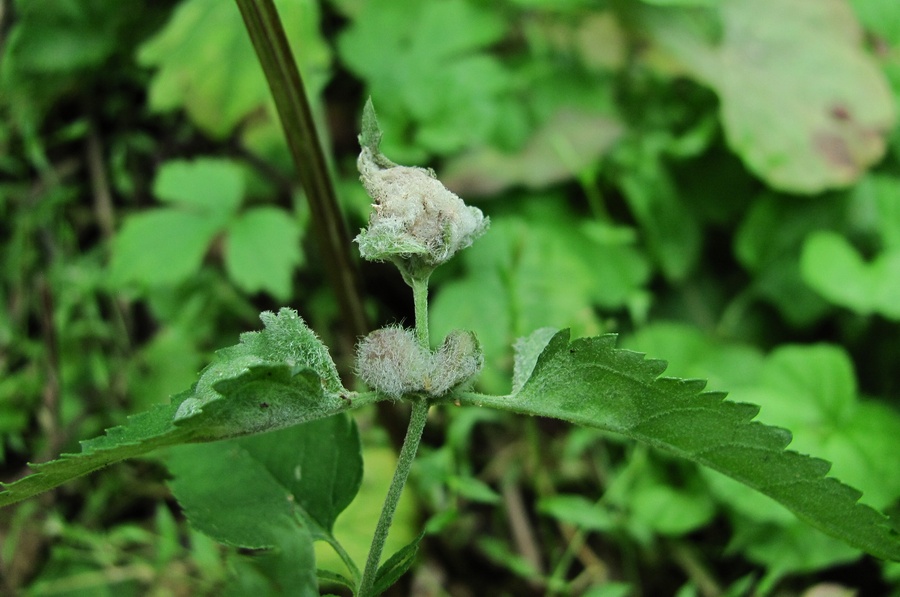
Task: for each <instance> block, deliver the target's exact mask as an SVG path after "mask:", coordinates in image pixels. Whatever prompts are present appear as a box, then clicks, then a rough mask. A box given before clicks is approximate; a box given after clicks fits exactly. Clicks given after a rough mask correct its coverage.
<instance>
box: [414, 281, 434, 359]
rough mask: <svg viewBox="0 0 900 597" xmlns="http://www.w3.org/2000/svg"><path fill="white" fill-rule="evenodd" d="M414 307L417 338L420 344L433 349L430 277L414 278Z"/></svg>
mask: <svg viewBox="0 0 900 597" xmlns="http://www.w3.org/2000/svg"><path fill="white" fill-rule="evenodd" d="M412 289H413V306H414V308H415V314H416V338H417V339H418V340H419V344H421V345H422V346H424V347H425V348H427V349H429V350H430V349H431V339H430V337H429V335H428V277H425V278H423V279H419V278H412Z"/></svg>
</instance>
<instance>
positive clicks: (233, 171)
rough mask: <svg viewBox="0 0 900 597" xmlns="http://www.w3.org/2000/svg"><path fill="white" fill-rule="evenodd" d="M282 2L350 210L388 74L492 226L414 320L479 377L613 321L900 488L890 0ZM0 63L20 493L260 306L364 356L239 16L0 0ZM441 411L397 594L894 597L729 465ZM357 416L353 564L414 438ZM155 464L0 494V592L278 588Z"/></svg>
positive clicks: (897, 210) (376, 292) (413, 133)
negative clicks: (522, 346) (451, 338)
mask: <svg viewBox="0 0 900 597" xmlns="http://www.w3.org/2000/svg"><path fill="white" fill-rule="evenodd" d="M275 3H276V5H277V6H278V8H279V11H280V13H281V17H282V20H283V22H284V26H285V28H286V30H287V32H288V36H289V39H290V42H291V44H292V46H293V50H294V52H295V54H296V58H297V61H298V63H299V66H300V69H301V71H302V73H303V76H304V78H305V83H306V86H307V93H308V96H309V98H310V100H311V101H312V103H313V105H314V109H315V115H316V118H317V120H318V122H319V125H320V130H321V133H322V135H323V138H324V143H325V145H326V146H327V151H328V154H329V155H330V156H331V160H332V162H331V167H332V170H333V172H332V173H333V176H334V179H335V183H336V185H337V188H338V191H339V197H340V200H341V202H342V206H343V208H344V211H345V214H346V216H347V219H348V224H349V227H350V229H351V231H353V232H355V231H356V230H358V229H359V228H360V227H361V226H364V225H365V218H366V216H367V211H368V204H369V200H368V199H367V198H366V197H365V194H364V192H363V191H362V189H361V187H360V185H359V184H358V181H357V174H356V172H355V155H356V152H357V145H356V138H355V135H356V133H357V128H358V120H359V112H360V109H361V106H362V103H363V101H364V98H365V97H367V96H368V95H371V96H372V98H373V100H374V102H375V105H376V106H377V109H378V111H379V117H380V120H381V124H382V128H383V129H384V131H385V137H384V145H383V149H384V151H385V153H386V154H387V155H389V156H390V157H391V158H392V159H394V160H395V161H398V162H400V163H404V164H417V165H430V166H433V167H435V168H436V170H437V172H438V174H439V176H440V177H441V178H442V180H444V181H445V182H446V183H447V184H448V186H450V187H451V188H452V189H453V190H455V191H456V192H458V193H459V194H460V195H461V196H463V197H464V198H465V199H466V200H467V201H469V202H470V203H473V204H475V205H478V206H479V207H481V208H482V209H483V210H484V211H485V212H487V213H488V214H489V215H490V217H491V219H492V230H491V232H490V234H489V235H487V236H486V237H484V238H483V239H482V240H480V241H479V242H478V243H476V245H475V246H474V247H473V248H471V249H470V250H468V251H466V252H465V253H464V254H463V255H462V257H461V258H460V259H459V260H457V262H455V263H453V264H451V265H449V266H447V267H445V268H444V270H442V271H439V272H437V273H436V274H435V276H434V284H433V288H434V291H433V303H432V305H433V307H432V312H431V317H432V322H431V323H432V329H433V330H434V336H435V338H441V337H443V335H444V334H446V333H447V332H448V331H449V330H450V329H453V328H470V329H473V330H475V331H476V332H477V334H478V336H479V338H480V339H481V342H482V344H483V346H484V349H485V352H486V361H487V362H486V368H485V371H484V373H483V375H482V376H481V379H480V381H479V389H480V390H483V391H487V392H499V393H503V392H506V391H508V390H509V376H510V368H511V350H510V346H511V345H512V343H513V342H514V340H515V339H516V338H517V337H520V336H522V335H525V334H527V333H530V332H531V331H532V330H534V329H535V328H538V327H543V326H553V327H558V328H562V327H571V328H572V329H573V331H574V334H575V335H576V336H583V335H594V334H598V333H605V332H617V333H620V334H621V335H622V339H621V342H622V343H623V344H624V346H626V347H629V348H633V349H635V350H640V351H642V352H648V353H650V354H651V355H652V356H654V357H657V358H663V359H667V360H669V362H670V368H669V370H668V371H669V373H671V374H672V375H677V376H685V377H699V378H704V379H709V380H710V387H711V388H712V389H717V390H727V391H729V392H730V393H731V396H732V397H733V398H734V399H735V400H741V401H749V402H754V403H757V404H761V405H762V411H761V414H760V419H761V420H763V421H765V422H767V423H772V424H776V425H780V426H785V427H788V428H790V429H791V430H792V431H793V432H794V437H795V440H794V444H793V446H794V447H795V448H796V449H798V450H800V451H804V452H809V453H812V454H815V455H817V456H821V457H824V458H828V459H829V460H831V461H832V462H833V463H834V467H833V473H834V474H835V475H836V476H838V477H839V478H841V479H843V480H844V481H846V482H848V483H851V484H852V485H854V486H856V487H857V488H859V489H861V490H863V491H864V497H863V500H864V501H866V502H867V503H869V504H871V505H873V506H876V507H878V508H882V509H885V510H887V511H894V512H897V511H898V509H900V508H898V505H900V501H898V499H900V475H898V474H897V471H900V376H898V373H897V372H898V371H900V342H898V339H900V325H898V321H900V160H898V157H900V128H898V126H897V111H898V104H900V5H898V4H897V2H896V1H895V0H792V1H791V2H783V1H781V0H642V1H641V0H605V1H604V0H594V1H587V0H557V1H550V0H503V1H500V2H497V1H487V0H434V1H429V2H415V1H412V0H327V1H325V0H323V1H321V2H318V1H317V0H276V2H275ZM0 49H2V62H0V69H2V70H0V115H2V117H0V264H2V266H0V301H2V308H0V439H2V441H0V467H2V471H3V477H2V478H3V479H4V480H10V479H14V478H16V477H18V476H20V475H22V474H23V473H24V471H25V463H26V462H27V461H40V460H43V459H47V458H49V457H52V456H55V455H56V454H58V453H59V452H60V451H77V450H78V444H77V441H78V439H79V438H86V437H89V436H92V435H96V434H98V433H99V432H101V431H102V429H104V428H105V427H109V426H111V425H114V424H117V423H119V422H121V421H122V420H123V419H124V417H125V416H126V415H127V414H129V413H132V412H136V411H138V410H141V409H143V408H146V407H148V406H150V405H152V404H155V403H158V402H160V401H164V400H166V399H167V397H168V396H170V395H172V394H173V393H175V392H177V391H180V390H182V389H184V388H186V387H188V386H189V385H190V384H191V383H192V382H193V381H194V380H195V378H196V374H197V372H198V371H199V370H200V369H201V368H202V367H203V366H204V364H205V363H206V362H207V361H208V359H209V356H210V354H211V352H212V351H213V350H215V349H216V348H217V347H221V346H225V345H229V344H233V343H234V342H235V341H236V338H237V335H238V333H239V332H241V331H244V330H248V329H255V328H257V327H258V321H257V320H256V316H257V313H258V312H259V311H260V310H262V309H271V308H274V307H277V306H279V305H283V304H288V305H290V306H292V307H294V308H297V309H299V310H300V312H301V313H302V314H303V316H304V317H305V318H306V319H307V320H308V321H309V322H310V323H311V324H312V327H313V328H314V329H316V330H317V332H318V333H319V334H320V335H322V336H323V337H324V338H325V340H326V341H327V342H328V343H329V344H330V345H332V346H336V347H338V350H337V354H336V355H335V356H336V359H337V360H338V363H339V366H341V367H342V370H343V373H344V374H346V375H347V376H348V379H349V375H350V374H351V373H352V372H351V371H350V370H349V367H348V366H347V363H348V362H349V361H348V357H349V356H350V355H349V354H348V352H349V351H348V349H347V346H348V345H349V343H348V342H347V341H346V339H344V340H343V341H342V340H341V339H340V334H341V327H340V319H341V314H340V313H339V312H338V310H337V308H336V306H335V301H334V299H333V296H332V294H331V290H330V288H329V287H328V286H327V283H326V281H325V280H326V277H325V272H323V271H322V260H321V258H320V256H319V255H317V250H318V249H317V247H316V246H315V244H314V243H313V242H312V241H311V240H309V238H311V235H309V234H308V232H309V231H310V229H311V227H312V226H315V223H314V222H312V221H311V219H310V216H309V212H308V210H307V207H306V204H305V200H304V196H303V189H302V188H300V187H299V185H298V184H297V182H296V177H295V175H294V173H293V171H292V166H291V162H290V157H289V154H288V152H287V150H286V146H285V143H284V139H283V137H282V135H281V132H280V128H279V125H278V120H277V116H276V115H275V112H274V105H273V103H272V102H271V100H270V98H269V92H268V88H267V86H266V84H265V80H264V78H263V76H262V72H261V70H260V68H259V65H258V62H257V59H256V56H255V54H254V53H253V49H252V46H251V44H250V42H249V40H248V37H247V35H246V32H245V30H244V26H243V23H242V21H241V18H240V14H239V12H238V10H237V8H236V6H235V5H234V4H233V3H232V2H229V1H228V0H181V1H176V0H161V1H160V0H157V1H153V2H151V1H150V0H133V1H131V2H119V1H116V0H6V1H3V2H0ZM362 271H363V276H364V281H365V291H366V295H365V300H366V304H367V308H368V310H369V314H370V317H371V320H372V324H373V326H374V325H381V324H384V323H386V322H391V321H407V322H409V321H410V319H411V315H412V313H411V312H412V305H411V301H410V299H409V298H408V297H409V294H408V292H407V289H406V288H405V287H404V284H403V282H402V280H401V279H400V278H399V276H398V275H397V274H396V272H394V271H393V270H392V269H391V268H388V267H386V266H378V265H371V264H367V265H364V266H362ZM398 416H400V417H402V416H403V415H398ZM433 419H434V420H433V422H432V424H431V426H430V428H429V430H428V431H427V432H426V438H425V443H424V444H423V446H422V449H421V460H420V462H419V463H418V464H417V468H416V469H415V470H414V477H413V483H412V485H411V486H410V487H411V491H410V494H411V495H410V496H408V499H407V501H405V502H404V505H403V507H402V509H401V514H400V521H399V523H398V525H397V529H396V531H395V535H396V537H394V540H395V541H396V544H397V545H402V544H403V543H405V542H406V541H407V540H409V539H410V538H411V537H412V536H414V535H415V533H416V532H417V531H416V529H417V528H418V525H419V524H421V523H422V522H424V521H427V528H428V531H429V536H428V538H427V539H426V541H425V543H424V544H423V545H424V547H423V550H422V552H421V554H420V556H419V563H418V564H417V566H416V567H415V568H414V571H413V573H412V574H410V575H408V576H407V578H406V579H404V581H403V582H401V584H400V585H398V586H397V587H395V589H393V592H392V593H391V594H395V595H400V594H407V593H409V592H411V591H416V592H417V594H436V595H439V594H451V595H488V594H490V595H525V594H559V595H562V594H574V595H591V596H592V597H601V596H603V597H611V596H619V595H621V596H625V595H676V594H677V595H679V596H681V597H689V596H693V595H700V596H703V597H714V596H719V595H722V596H724V595H744V594H753V593H756V594H777V595H807V596H812V595H826V594H827V595H851V594H860V595H900V566H898V565H885V564H884V563H881V562H878V561H876V560H874V559H872V558H869V557H865V556H862V555H861V554H860V553H859V552H857V551H855V550H853V549H851V548H849V547H847V546H845V545H843V544H842V543H840V542H838V541H836V540H832V539H830V538H826V537H824V536H823V535H821V534H820V533H818V532H817V531H814V530H812V529H811V528H808V527H806V526H805V525H804V524H803V523H800V522H799V521H797V520H796V519H795V518H793V516H791V515H789V514H787V513H786V511H784V510H782V509H781V508H780V507H778V506H777V505H775V504H774V503H772V502H770V501H768V500H767V499H766V498H763V497H760V496H757V495H755V494H753V493H750V492H749V490H744V489H743V488H742V487H739V486H736V485H735V484H734V483H733V482H731V481H729V480H728V479H724V478H722V477H721V476H719V475H717V474H714V473H712V472H709V471H701V470H698V469H697V468H696V467H694V466H692V465H686V464H684V463H681V462H675V461H672V460H670V459H669V458H666V457H664V456H661V455H660V454H657V453H655V452H652V451H648V450H647V449H645V448H643V447H640V446H633V445H630V444H628V443H624V442H622V441H621V440H619V439H617V438H616V437H612V436H608V435H605V434H603V433H600V432H597V431H593V430H586V429H573V428H569V427H567V426H563V425H561V424H558V423H554V422H549V421H544V420H524V419H520V418H514V417H507V416H501V415H499V414H497V413H490V412H479V411H456V410H452V409H451V410H445V411H439V412H435V413H434V414H433ZM359 424H360V427H361V430H362V432H363V444H364V454H365V462H366V473H365V475H366V476H365V480H364V482H363V483H364V484H363V490H362V494H361V496H360V497H359V499H357V500H356V502H355V503H354V504H353V505H351V507H350V509H349V510H348V512H347V513H345V514H344V515H343V516H342V517H341V519H339V520H338V523H337V527H336V533H337V534H338V536H339V537H343V540H344V541H345V543H346V544H347V545H348V549H349V550H350V551H351V552H353V553H354V554H356V557H357V558H358V559H361V556H360V555H359V554H360V553H364V552H365V549H366V548H367V545H368V541H369V539H370V537H371V530H368V528H367V525H369V526H371V527H372V528H374V523H375V518H376V516H377V511H378V508H379V506H380V502H381V499H382V496H383V493H384V491H385V487H386V483H387V478H388V476H389V474H390V472H389V471H390V470H391V467H392V458H393V456H392V451H391V449H390V441H389V439H388V435H387V434H386V433H385V432H384V430H383V429H382V428H381V427H380V426H379V425H378V423H377V422H376V421H375V417H374V416H373V414H372V413H362V414H361V416H360V417H359ZM166 478H167V473H166V471H165V468H164V467H162V466H161V465H160V463H159V462H158V461H157V460H154V459H145V460H139V461H133V462H129V463H127V464H122V465H118V466H115V467H111V468H110V469H108V470H106V471H104V472H103V473H98V474H96V475H93V476H90V477H88V478H85V479H81V480H79V481H77V482H74V483H71V484H69V485H66V486H64V487H62V488H61V489H60V490H58V491H56V492H55V493H54V494H52V495H48V496H45V497H44V498H42V499H40V500H35V501H33V502H29V503H25V504H23V505H21V506H20V507H18V508H15V509H7V510H5V511H3V512H2V513H0V539H2V542H0V579H2V581H0V582H2V584H0V593H3V594H9V595H14V594H19V593H21V594H28V595H92V596H93V595H106V594H109V595H113V594H115V595H117V596H119V595H220V594H223V593H225V592H231V593H234V594H247V593H251V592H254V593H255V594H257V595H258V594H269V593H273V594H274V590H275V589H274V588H273V587H271V586H268V585H267V584H266V583H267V582H268V581H267V577H266V575H265V574H264V573H262V572H260V570H259V569H257V568H254V564H253V561H252V560H250V559H248V558H246V557H245V555H244V554H239V553H236V552H235V551H234V550H229V549H227V548H224V547H222V546H218V545H216V544H215V543H214V542H212V541H211V540H209V539H207V538H205V537H204V536H202V535H199V534H197V533H196V532H193V531H192V530H190V529H189V528H188V527H187V526H186V525H185V523H184V522H183V520H182V518H181V515H180V513H179V512H178V509H177V507H176V506H175V505H174V502H173V501H172V499H171V497H170V494H169V490H168V488H167V487H166V483H165V482H166ZM389 551H391V549H390V547H389ZM322 556H323V561H322V562H321V563H320V565H322V566H324V567H328V566H337V565H338V564H335V563H334V562H331V561H329V560H328V559H327V556H325V554H324V553H323V554H322ZM235 574H237V577H235V576H234V575H235ZM235 578H237V579H238V580H237V581H235ZM854 591H857V593H854Z"/></svg>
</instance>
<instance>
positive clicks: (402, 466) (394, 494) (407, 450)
mask: <svg viewBox="0 0 900 597" xmlns="http://www.w3.org/2000/svg"><path fill="white" fill-rule="evenodd" d="M429 406H430V405H429V403H428V400H426V399H425V398H418V399H416V400H415V401H413V407H412V413H411V414H410V417H409V427H408V428H407V429H406V439H404V440H403V447H402V448H401V449H400V456H399V458H398V459H397V469H396V470H395V471H394V478H393V479H392V480H391V486H390V488H389V489H388V493H387V497H386V498H385V500H384V506H382V509H381V516H380V517H379V518H378V526H376V527H375V535H374V537H372V547H371V548H370V549H369V557H368V558H367V559H366V568H365V570H364V571H363V576H362V580H361V581H360V583H359V590H358V591H357V592H356V596H357V597H370V595H372V593H373V589H374V587H375V577H376V575H377V574H378V564H379V563H380V562H381V554H382V552H383V551H384V542H385V540H386V539H387V536H388V531H390V528H391V523H392V522H393V520H394V513H395V512H396V511H397V504H398V503H399V502H400V495H401V494H402V493H403V487H404V485H406V479H407V477H408V476H409V471H410V468H411V467H412V463H413V460H414V459H415V457H416V451H418V449H419V441H421V439H422V432H423V431H424V430H425V422H426V421H427V420H428V408H429Z"/></svg>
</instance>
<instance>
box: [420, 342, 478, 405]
mask: <svg viewBox="0 0 900 597" xmlns="http://www.w3.org/2000/svg"><path fill="white" fill-rule="evenodd" d="M482 365H484V354H483V353H482V351H481V346H479V344H478V339H477V338H476V337H475V334H474V333H472V332H467V331H462V330H453V331H452V332H450V333H449V334H448V335H447V337H446V338H445V339H444V343H443V344H442V345H441V347H440V348H438V350H437V352H436V353H434V356H433V362H432V369H431V379H430V381H431V384H430V385H431V388H430V389H429V393H430V394H432V395H434V396H443V395H444V394H446V393H447V392H449V391H450V390H452V389H453V388H456V387H458V386H460V385H462V384H464V383H466V382H467V381H469V380H470V379H472V378H474V377H475V375H477V374H478V372H479V371H481V367H482Z"/></svg>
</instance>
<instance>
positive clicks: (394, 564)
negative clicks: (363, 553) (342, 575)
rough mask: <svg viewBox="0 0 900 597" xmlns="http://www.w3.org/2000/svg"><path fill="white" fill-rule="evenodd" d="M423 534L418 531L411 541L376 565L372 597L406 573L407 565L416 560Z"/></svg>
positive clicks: (379, 593) (382, 591)
mask: <svg viewBox="0 0 900 597" xmlns="http://www.w3.org/2000/svg"><path fill="white" fill-rule="evenodd" d="M424 536H425V533H424V532H422V533H420V534H419V536H418V537H416V538H415V539H413V540H412V542H411V543H409V544H408V545H406V546H404V547H402V548H401V549H399V550H398V551H397V552H396V553H395V554H394V555H392V556H391V557H390V558H388V560H387V561H386V562H385V563H384V564H382V565H381V566H379V567H378V572H377V573H376V574H375V586H374V588H373V589H372V595H373V597H374V596H377V595H381V594H382V593H384V592H385V591H386V590H387V589H388V588H390V587H391V586H393V584H394V583H395V582H397V581H398V580H399V579H400V577H401V576H403V575H404V574H406V571H407V570H409V567H410V566H412V565H413V563H415V561H416V555H417V554H418V553H419V542H420V541H422V537H424Z"/></svg>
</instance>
